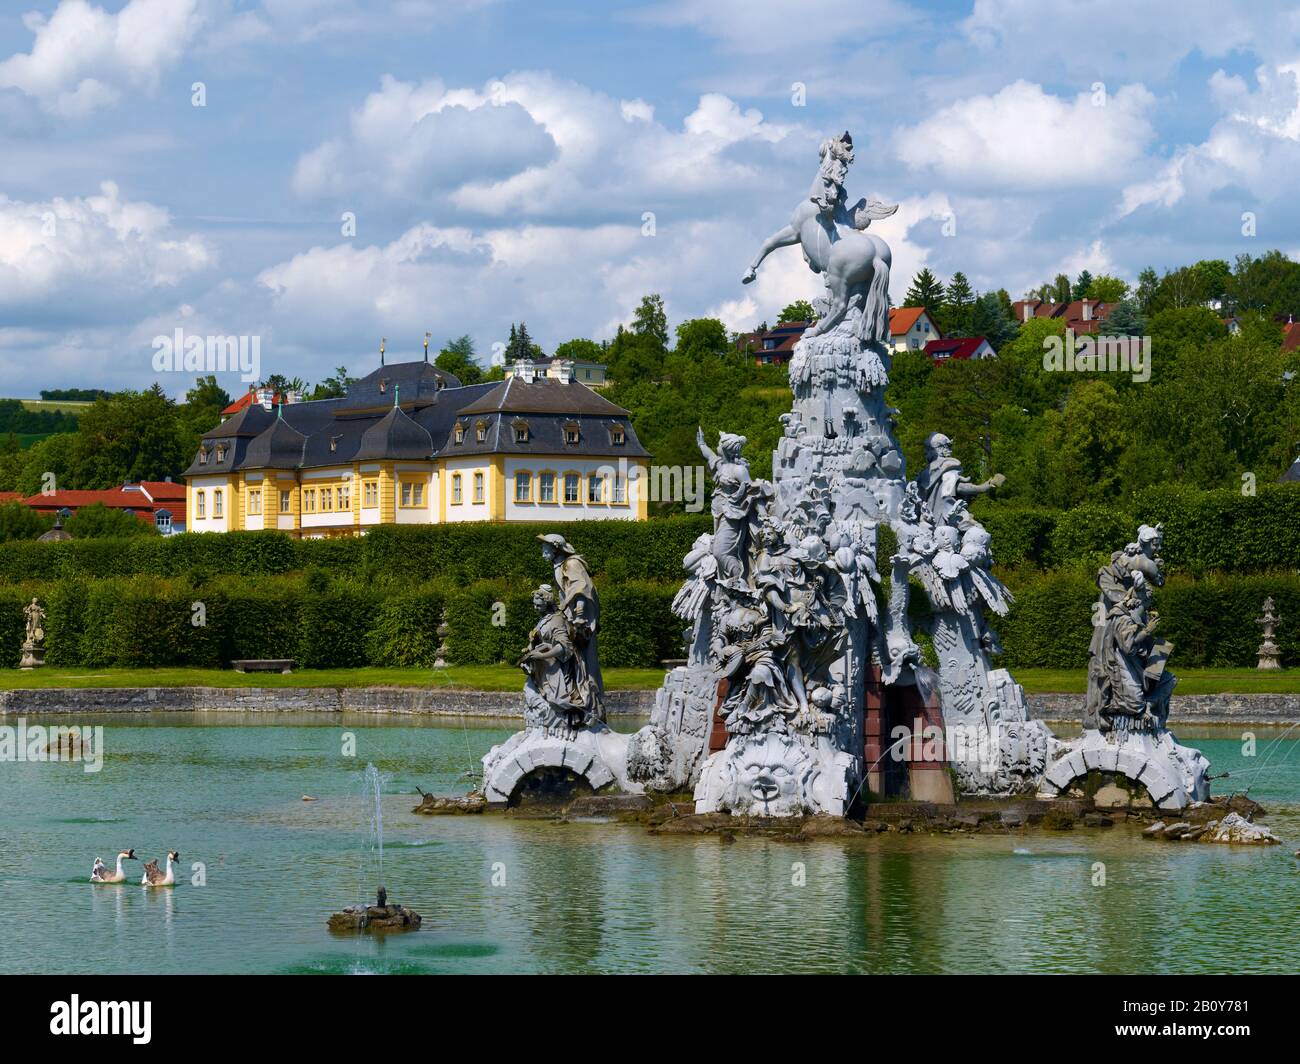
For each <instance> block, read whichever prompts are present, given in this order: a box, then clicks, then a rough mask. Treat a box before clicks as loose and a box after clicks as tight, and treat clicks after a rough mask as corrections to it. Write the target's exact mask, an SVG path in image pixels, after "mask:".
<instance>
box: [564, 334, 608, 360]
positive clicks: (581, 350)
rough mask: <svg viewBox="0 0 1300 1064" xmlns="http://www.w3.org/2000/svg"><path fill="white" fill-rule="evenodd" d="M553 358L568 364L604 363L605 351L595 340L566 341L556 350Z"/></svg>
mask: <svg viewBox="0 0 1300 1064" xmlns="http://www.w3.org/2000/svg"><path fill="white" fill-rule="evenodd" d="M552 357H553V358H558V359H563V360H565V361H566V362H603V361H605V349H604V348H603V347H601V346H600V344H598V343H596V341H595V340H583V339H575V340H565V341H564V343H562V344H560V346H559V347H557V348H556V349H555V354H554V355H553V356H552Z"/></svg>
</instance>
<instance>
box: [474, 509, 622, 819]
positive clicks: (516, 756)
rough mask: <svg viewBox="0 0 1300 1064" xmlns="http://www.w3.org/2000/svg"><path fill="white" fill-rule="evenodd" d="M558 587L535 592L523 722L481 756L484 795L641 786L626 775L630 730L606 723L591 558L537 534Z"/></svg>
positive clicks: (498, 800) (493, 798) (501, 798)
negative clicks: (623, 732) (615, 728)
mask: <svg viewBox="0 0 1300 1064" xmlns="http://www.w3.org/2000/svg"><path fill="white" fill-rule="evenodd" d="M537 538H538V539H539V540H540V541H541V544H542V556H543V557H544V558H545V559H546V561H547V562H548V563H550V564H551V566H552V567H553V570H554V573H555V581H556V584H557V586H558V587H559V589H560V592H559V595H558V596H557V594H556V592H555V590H554V589H553V588H552V587H551V585H549V584H543V585H542V586H541V587H539V588H538V589H537V590H536V591H535V592H534V593H533V606H534V608H535V609H536V610H537V616H538V619H537V625H536V627H534V628H533V630H532V631H531V632H530V633H529V636H528V646H527V647H526V648H524V651H523V656H522V657H521V658H520V660H519V667H520V668H521V669H523V671H524V674H525V675H526V677H527V679H526V680H525V682H524V730H523V731H520V732H516V733H515V734H514V735H512V736H511V737H510V738H509V739H507V740H506V742H504V743H502V744H501V745H500V746H494V747H493V748H492V749H491V750H490V751H488V753H487V756H485V757H484V758H483V789H484V794H485V796H486V798H487V801H488V802H489V803H492V804H506V803H508V802H511V801H517V800H519V799H520V798H521V797H534V798H541V799H546V798H556V799H563V798H567V797H570V796H572V795H573V794H574V793H576V792H578V791H582V790H584V789H585V790H590V791H598V790H601V789H602V788H605V787H608V786H610V785H611V784H614V783H617V784H618V785H619V786H620V787H621V788H622V789H623V790H629V791H639V790H641V787H640V785H639V784H637V783H635V782H633V781H632V780H630V779H628V778H627V768H626V763H627V744H628V740H629V736H627V735H620V734H618V733H616V732H612V731H610V730H609V728H608V727H606V725H605V705H604V697H605V687H604V681H603V680H602V678H601V673H600V660H599V658H598V656H597V652H596V633H597V630H598V628H599V624H600V599H599V597H598V596H597V594H596V587H595V584H594V583H593V582H592V579H591V574H590V572H589V571H588V570H587V563H586V562H585V561H584V560H583V559H582V557H581V556H580V555H579V554H577V553H576V552H575V551H574V549H573V547H572V546H570V545H569V543H568V541H567V540H565V538H564V537H563V536H560V535H556V534H554V533H551V534H548V535H544V536H538V537H537Z"/></svg>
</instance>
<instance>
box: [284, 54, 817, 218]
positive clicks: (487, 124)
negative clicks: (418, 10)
mask: <svg viewBox="0 0 1300 1064" xmlns="http://www.w3.org/2000/svg"><path fill="white" fill-rule="evenodd" d="M787 141H788V142H789V143H790V144H792V145H795V146H796V147H797V149H798V150H800V151H801V152H804V153H805V154H806V155H807V157H808V158H809V159H811V160H815V159H816V155H815V147H814V145H815V139H814V138H813V137H812V136H811V135H810V134H802V133H800V132H799V131H798V130H797V129H796V127H793V126H789V125H784V124H777V123H772V122H769V121H767V120H766V119H764V117H763V115H762V114H761V113H760V112H759V111H757V110H754V109H752V108H751V109H748V110H742V109H741V108H740V107H739V106H738V105H737V104H736V103H735V102H734V101H732V100H730V99H728V98H727V97H725V96H720V95H717V94H706V95H704V96H702V97H700V100H699V103H698V105H697V107H696V109H695V110H694V111H693V112H692V113H691V114H689V115H687V116H686V117H685V119H684V120H683V122H682V128H681V129H680V130H672V129H669V128H668V127H667V126H665V125H664V124H662V123H661V122H658V121H656V120H655V118H654V113H653V109H651V108H650V107H649V106H648V105H646V104H644V102H643V101H639V100H633V101H627V100H619V99H616V98H614V97H611V96H608V95H606V94H604V93H601V92H597V91H595V90H592V89H589V88H587V87H586V86H583V85H579V84H577V83H575V82H572V81H566V80H563V79H560V78H556V77H554V76H553V75H551V74H547V73H537V72H524V73H516V74H511V75H509V76H507V77H505V78H503V79H501V80H498V81H493V82H490V83H489V84H487V85H486V86H484V87H482V88H480V89H473V88H451V87H448V86H446V85H445V84H443V83H442V82H441V81H438V80H429V81H425V82H421V83H419V84H414V83H411V82H404V81H399V80H397V79H395V78H392V77H385V78H384V79H383V80H382V82H381V85H380V88H379V90H378V91H377V92H374V93H371V94H370V95H369V96H368V97H367V98H366V99H365V101H364V102H363V103H362V105H361V106H360V107H359V108H357V109H356V110H355V111H353V112H352V114H351V115H350V117H349V122H348V132H347V134H346V135H344V136H341V137H336V138H332V139H331V140H328V141H325V142H324V143H323V144H321V145H320V146H319V147H317V148H315V149H313V150H312V151H310V152H308V153H307V154H305V155H304V156H302V158H301V159H299V161H298V165H297V168H296V170H295V174H294V189H295V191H296V192H297V193H298V194H299V195H301V196H303V197H304V198H308V199H319V198H339V197H346V196H353V197H357V198H360V199H363V200H373V199H375V198H378V199H380V200H386V201H391V202H397V203H404V202H426V203H427V202H428V201H429V200H430V199H431V198H434V197H437V196H439V195H445V196H446V199H447V201H448V202H449V203H450V204H451V205H452V206H453V207H455V208H459V209H461V210H466V211H470V212H473V213H475V214H480V215H489V216H507V215H513V216H523V217H532V218H559V217H573V216H577V215H582V216H585V217H591V216H592V215H593V213H598V214H599V213H603V214H604V215H605V216H612V215H613V214H614V213H617V212H630V213H634V214H635V215H636V216H637V217H639V215H640V213H641V212H642V211H643V210H646V209H653V208H654V207H656V206H657V205H660V204H663V203H665V202H671V201H673V200H686V199H690V198H692V197H698V196H699V195H701V194H704V193H711V194H714V195H718V194H721V193H723V192H725V191H728V190H734V189H735V188H736V187H737V186H738V185H740V184H748V185H750V186H753V185H754V184H755V183H756V182H757V180H758V177H759V171H758V170H757V169H755V168H754V167H753V166H752V164H751V163H748V162H742V161H740V159H739V158H738V157H737V156H736V155H735V154H733V152H732V149H734V148H737V147H738V146H740V145H745V146H748V147H759V148H769V149H770V148H776V147H778V146H782V145H784V144H785V143H786V142H787ZM751 157H753V156H752V153H751ZM810 165H812V166H815V165H816V164H815V161H814V162H811V163H810Z"/></svg>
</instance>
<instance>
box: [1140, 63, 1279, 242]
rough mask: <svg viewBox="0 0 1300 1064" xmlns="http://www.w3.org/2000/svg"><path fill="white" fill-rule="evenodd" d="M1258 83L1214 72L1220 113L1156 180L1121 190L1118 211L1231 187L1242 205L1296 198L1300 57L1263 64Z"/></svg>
mask: <svg viewBox="0 0 1300 1064" xmlns="http://www.w3.org/2000/svg"><path fill="white" fill-rule="evenodd" d="M1255 79H1256V82H1257V88H1256V89H1254V90H1252V89H1250V87H1249V86H1248V85H1247V84H1246V82H1245V80H1244V79H1243V78H1240V77H1236V76H1229V75H1228V74H1226V73H1224V72H1223V71H1221V70H1220V71H1216V72H1215V73H1214V75H1213V76H1212V77H1211V78H1210V82H1209V84H1210V90H1211V93H1212V94H1213V96H1214V99H1215V100H1216V102H1217V103H1218V104H1219V106H1220V108H1221V111H1222V114H1221V116H1220V118H1219V120H1218V121H1216V122H1215V123H1214V125H1213V127H1212V128H1211V129H1210V131H1209V134H1208V135H1207V136H1206V138H1205V140H1203V141H1202V142H1201V143H1199V144H1187V145H1182V146H1181V147H1179V148H1178V149H1177V150H1176V151H1175V152H1174V153H1173V154H1172V156H1171V157H1170V158H1169V160H1168V161H1167V162H1166V163H1165V164H1164V166H1163V167H1161V168H1160V170H1159V171H1158V172H1157V173H1156V174H1155V175H1154V176H1153V177H1151V178H1150V179H1148V180H1145V181H1136V182H1133V183H1131V184H1129V185H1127V186H1125V188H1124V190H1123V194H1122V196H1121V199H1120V204H1119V207H1118V212H1117V213H1118V215H1119V217H1121V218H1122V217H1125V216H1127V215H1130V214H1133V213H1135V212H1136V211H1138V210H1139V209H1141V208H1144V207H1154V208H1160V209H1165V210H1167V209H1170V208H1173V207H1175V206H1177V205H1178V204H1180V203H1182V202H1183V201H1184V200H1188V201H1191V202H1194V203H1196V204H1202V203H1205V202H1206V201H1207V200H1208V199H1209V198H1210V197H1212V196H1214V194H1215V193H1218V192H1220V191H1222V190H1225V189H1235V190H1238V191H1239V192H1240V194H1241V202H1239V203H1238V204H1236V205H1235V209H1236V210H1238V211H1241V210H1246V209H1253V208H1256V207H1257V206H1259V205H1260V204H1273V203H1278V202H1280V201H1285V202H1286V203H1287V204H1289V203H1290V201H1291V200H1292V199H1293V198H1294V177H1293V175H1294V174H1295V172H1296V170H1297V168H1298V167H1300V62H1297V61H1290V62H1285V63H1281V64H1278V65H1276V66H1262V67H1260V68H1259V69H1258V70H1257V71H1256V72H1255Z"/></svg>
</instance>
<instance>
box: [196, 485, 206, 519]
mask: <svg viewBox="0 0 1300 1064" xmlns="http://www.w3.org/2000/svg"><path fill="white" fill-rule="evenodd" d="M194 505H195V507H196V509H195V513H196V515H197V516H198V517H199V518H200V519H202V518H205V517H207V516H208V500H207V496H206V495H205V494H204V493H203V492H201V491H196V492H195V493H194Z"/></svg>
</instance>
